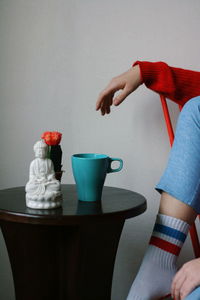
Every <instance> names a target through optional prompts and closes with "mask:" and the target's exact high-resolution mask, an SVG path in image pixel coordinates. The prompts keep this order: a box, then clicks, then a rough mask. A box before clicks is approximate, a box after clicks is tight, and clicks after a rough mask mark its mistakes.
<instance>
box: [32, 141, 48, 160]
mask: <svg viewBox="0 0 200 300" xmlns="http://www.w3.org/2000/svg"><path fill="white" fill-rule="evenodd" d="M47 150H48V146H47V144H45V142H43V141H38V142H37V143H35V145H34V152H35V157H36V158H46V157H47Z"/></svg>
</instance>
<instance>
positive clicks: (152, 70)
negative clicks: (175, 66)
mask: <svg viewBox="0 0 200 300" xmlns="http://www.w3.org/2000/svg"><path fill="white" fill-rule="evenodd" d="M135 65H139V67H140V76H141V80H142V82H143V83H144V84H145V85H146V86H147V87H148V88H149V87H151V86H152V85H153V84H154V83H155V81H156V79H157V78H159V75H160V74H161V71H162V70H164V69H166V67H167V64H166V63H164V62H149V61H139V60H137V61H136V62H134V64H133V65H132V66H133V67H134V66H135Z"/></svg>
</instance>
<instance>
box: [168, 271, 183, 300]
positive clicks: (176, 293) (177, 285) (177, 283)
mask: <svg viewBox="0 0 200 300" xmlns="http://www.w3.org/2000/svg"><path fill="white" fill-rule="evenodd" d="M185 280H186V276H185V274H183V273H179V274H177V275H176V276H175V278H174V280H173V283H172V289H171V295H172V296H173V298H175V299H176V300H180V299H181V298H180V290H181V287H182V285H183V284H184V281H185Z"/></svg>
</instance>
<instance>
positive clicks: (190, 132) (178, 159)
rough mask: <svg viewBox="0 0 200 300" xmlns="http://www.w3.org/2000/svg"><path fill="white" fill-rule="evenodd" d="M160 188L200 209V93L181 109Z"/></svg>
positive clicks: (159, 189)
mask: <svg viewBox="0 0 200 300" xmlns="http://www.w3.org/2000/svg"><path fill="white" fill-rule="evenodd" d="M156 190H158V191H159V192H160V193H162V191H165V192H167V193H168V194H170V195H171V196H173V197H175V198H176V199H178V200H180V201H182V202H184V203H186V204H188V205H190V206H191V207H192V208H194V209H195V211H196V212H197V213H200V96H198V97H195V98H193V99H191V100H189V101H188V102H187V103H186V104H185V106H184V107H183V109H182V111H181V113H180V116H179V119H178V122H177V128H176V134H175V139H174V144H173V147H172V149H171V152H170V156H169V161H168V164H167V167H166V169H165V171H164V174H163V176H162V177H161V179H160V182H159V183H158V184H157V186H156Z"/></svg>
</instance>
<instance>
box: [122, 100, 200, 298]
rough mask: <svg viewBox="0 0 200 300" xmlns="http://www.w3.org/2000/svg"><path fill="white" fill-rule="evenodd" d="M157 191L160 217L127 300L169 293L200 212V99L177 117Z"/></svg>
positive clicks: (187, 105) (188, 105) (190, 102)
mask: <svg viewBox="0 0 200 300" xmlns="http://www.w3.org/2000/svg"><path fill="white" fill-rule="evenodd" d="M156 189H157V190H158V191H159V192H161V194H162V195H161V202H160V209H159V213H158V215H157V219H156V224H155V226H154V230H153V234H152V237H151V239H150V242H149V246H148V248H147V251H146V253H145V256H144V259H143V261H142V264H141V267H140V270H139V272H138V274H137V276H136V279H135V281H134V282H133V285H132V287H131V289H130V292H129V295H128V298H127V300H150V299H158V298H159V297H162V296H164V295H165V294H168V293H170V287H171V282H172V278H173V276H174V275H175V273H176V260H177V257H178V255H179V252H180V250H181V247H182V245H183V243H184V240H185V238H186V236H187V233H188V230H189V226H190V224H192V222H193V221H194V220H195V218H196V215H197V213H199V212H200V201H199V198H200V97H197V98H194V99H192V100H190V101H189V102H188V103H187V104H186V105H185V106H184V108H183V110H182V112H181V114H180V117H179V121H178V124H177V130H176V135H175V141H174V145H173V147H172V150H171V152H170V158H169V162H168V165H167V168H166V170H165V172H164V174H163V176H162V178H161V180H160V182H159V184H158V185H157V186H156Z"/></svg>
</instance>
